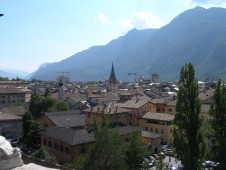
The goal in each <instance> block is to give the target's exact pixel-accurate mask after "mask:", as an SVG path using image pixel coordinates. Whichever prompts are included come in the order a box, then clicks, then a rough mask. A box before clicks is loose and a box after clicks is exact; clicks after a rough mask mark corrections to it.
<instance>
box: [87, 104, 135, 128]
mask: <svg viewBox="0 0 226 170" xmlns="http://www.w3.org/2000/svg"><path fill="white" fill-rule="evenodd" d="M83 112H84V114H85V124H86V125H92V124H93V123H94V122H93V121H94V119H96V121H97V123H99V124H100V123H101V122H102V113H104V114H105V115H106V117H107V120H108V122H109V123H110V124H117V123H119V124H124V125H128V124H129V114H130V112H131V111H130V110H128V109H125V108H121V107H119V106H116V105H114V104H108V105H101V106H95V107H93V108H89V109H85V110H83Z"/></svg>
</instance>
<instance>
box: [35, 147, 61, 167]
mask: <svg viewBox="0 0 226 170" xmlns="http://www.w3.org/2000/svg"><path fill="white" fill-rule="evenodd" d="M32 156H34V157H36V158H38V159H43V160H45V161H46V162H49V163H52V164H58V161H57V160H56V157H55V156H54V155H52V154H49V153H48V152H47V151H46V150H45V148H43V147H40V148H39V149H38V150H36V151H35V152H34V153H33V154H32Z"/></svg>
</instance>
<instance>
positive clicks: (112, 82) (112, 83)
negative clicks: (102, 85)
mask: <svg viewBox="0 0 226 170" xmlns="http://www.w3.org/2000/svg"><path fill="white" fill-rule="evenodd" d="M108 83H109V86H108V90H109V91H117V90H118V82H117V79H116V76H115V69H114V64H113V62H112V67H111V74H110V77H109V81H108Z"/></svg>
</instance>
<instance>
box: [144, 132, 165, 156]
mask: <svg viewBox="0 0 226 170" xmlns="http://www.w3.org/2000/svg"><path fill="white" fill-rule="evenodd" d="M161 138H162V135H161V134H158V133H155V132H149V131H141V139H142V142H143V144H145V145H146V146H147V147H148V150H150V151H151V152H155V153H157V152H158V150H159V149H160V146H161Z"/></svg>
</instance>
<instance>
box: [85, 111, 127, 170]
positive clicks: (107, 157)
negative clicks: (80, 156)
mask: <svg viewBox="0 0 226 170" xmlns="http://www.w3.org/2000/svg"><path fill="white" fill-rule="evenodd" d="M102 117H103V118H102V125H101V127H98V125H97V124H96V123H95V140H96V141H95V144H94V146H93V149H92V151H91V155H90V158H89V159H88V162H87V164H86V167H85V169H88V170H96V169H98V170H106V169H107V170H115V169H117V170H120V169H123V170H124V169H126V164H125V161H124V156H123V155H124V154H123V153H122V149H121V145H120V140H119V134H118V131H117V129H110V127H109V125H108V123H107V121H106V118H105V114H104V113H102ZM95 122H96V121H95Z"/></svg>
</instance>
